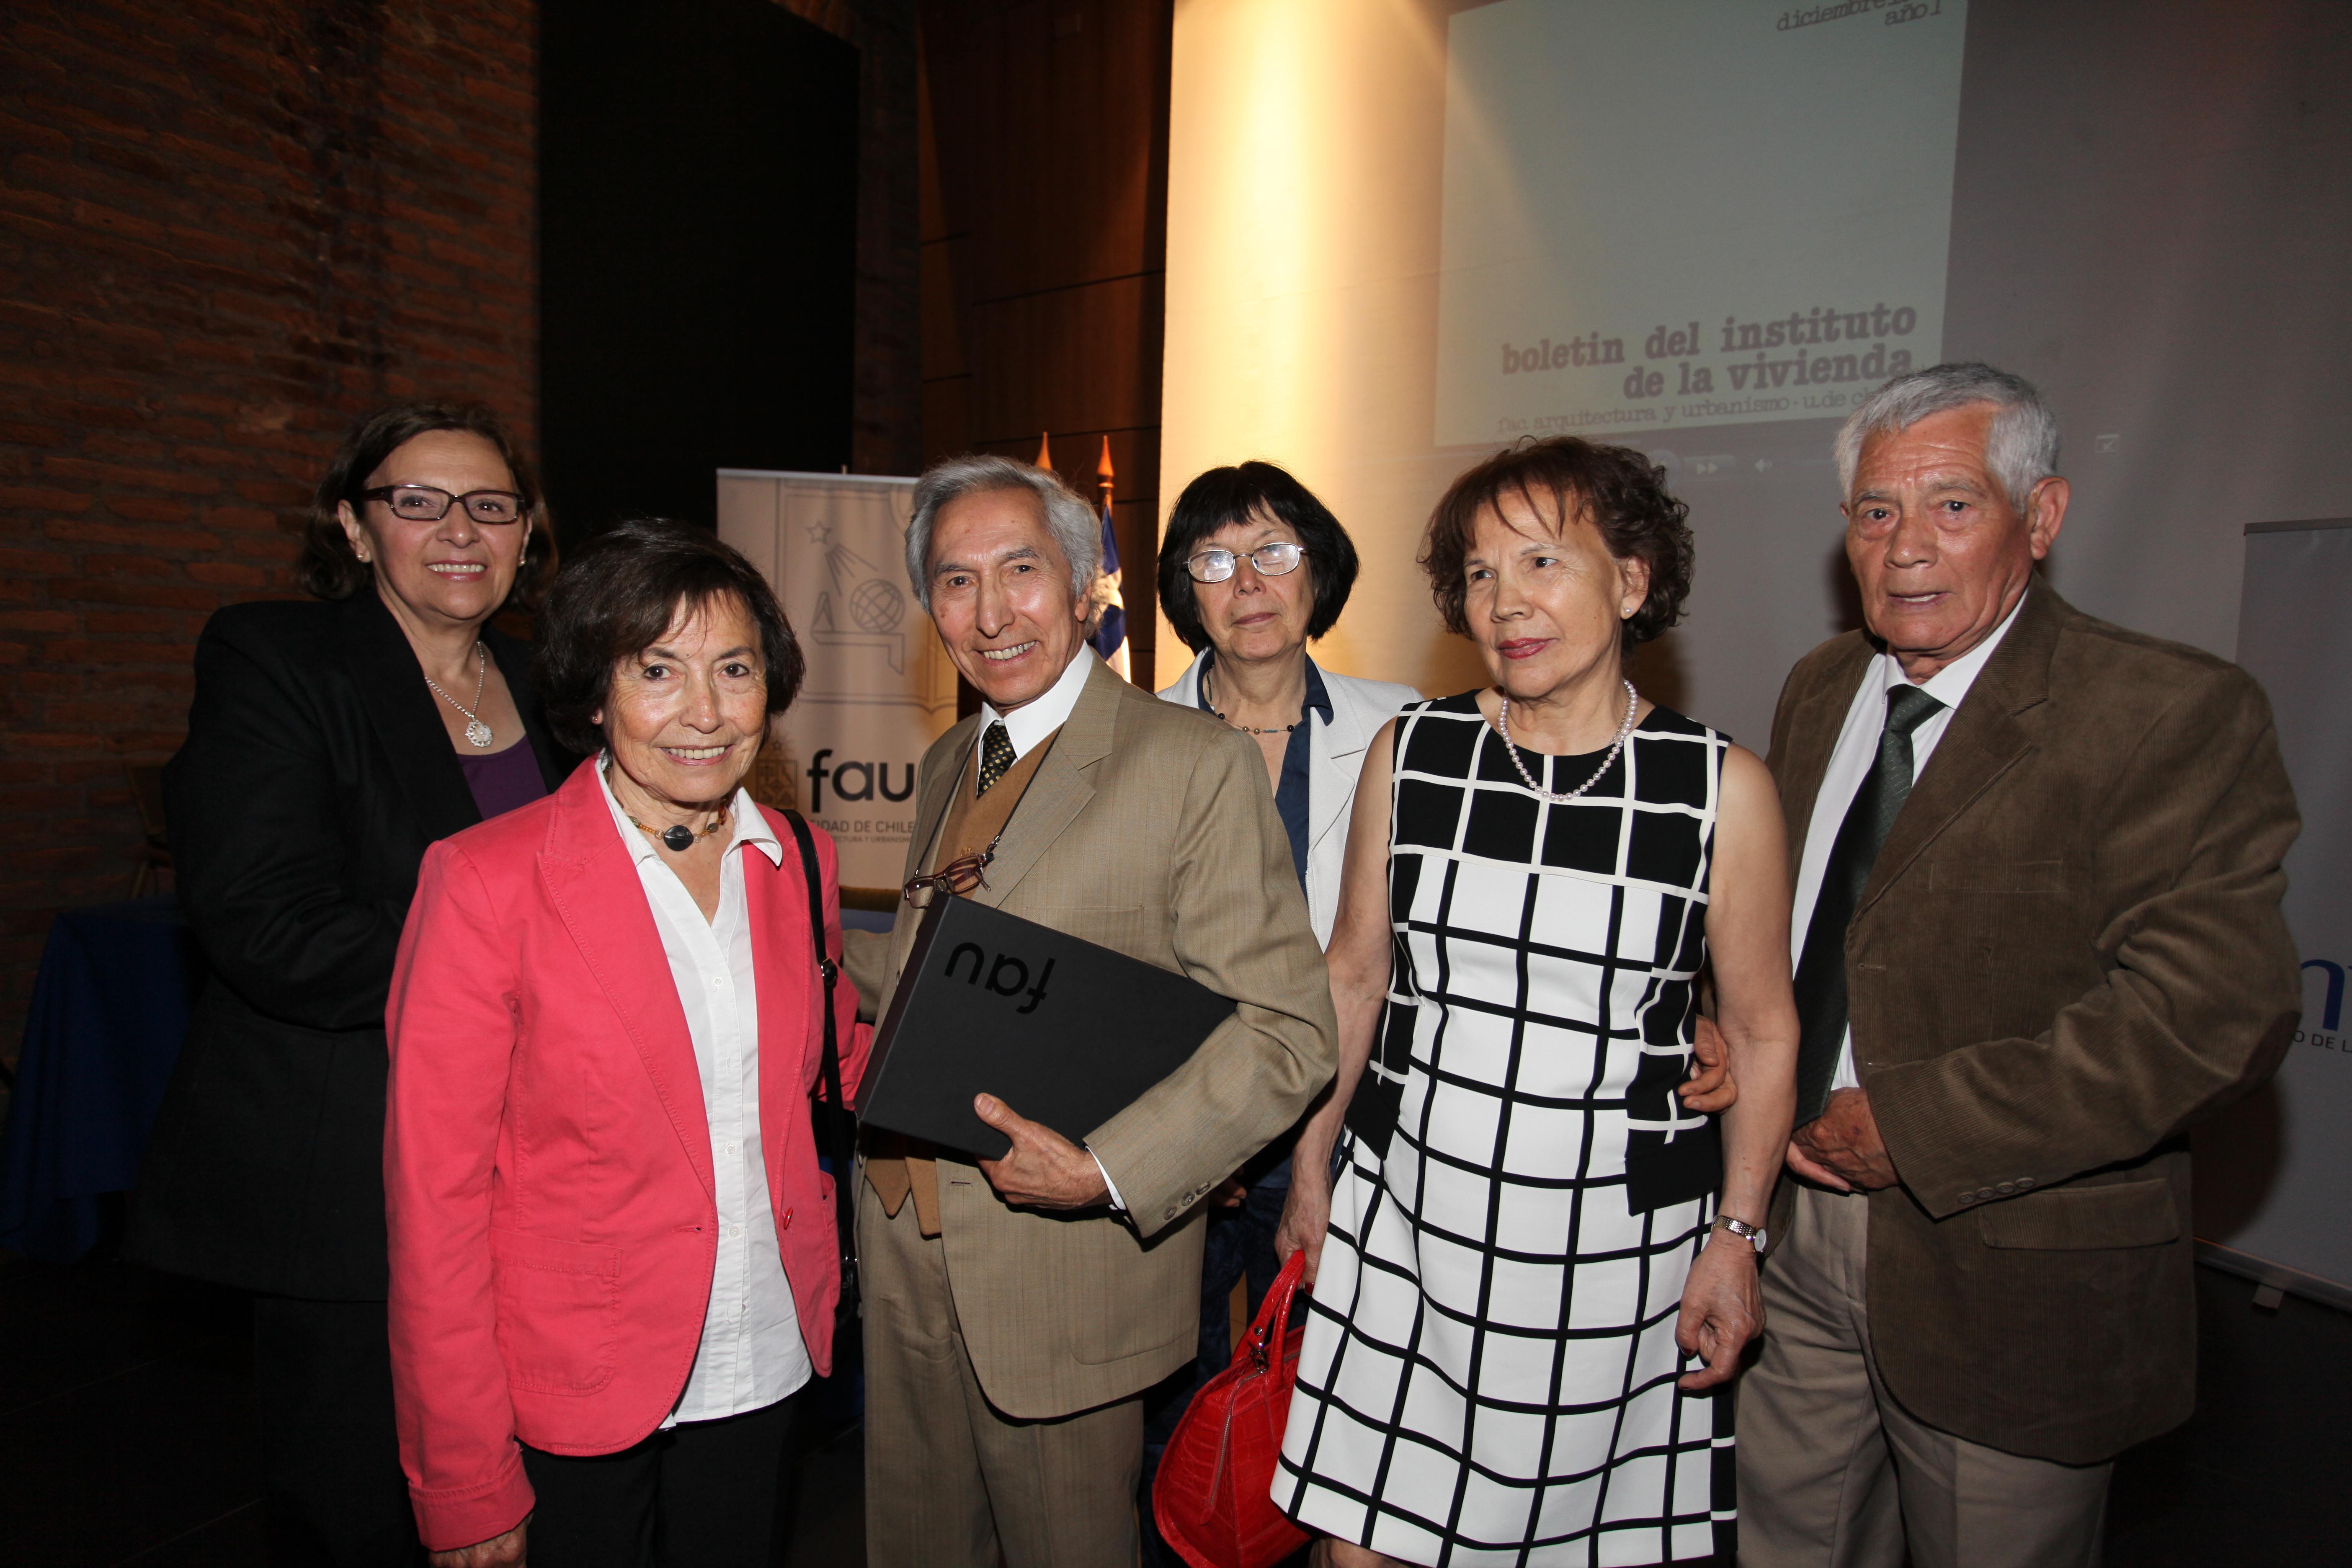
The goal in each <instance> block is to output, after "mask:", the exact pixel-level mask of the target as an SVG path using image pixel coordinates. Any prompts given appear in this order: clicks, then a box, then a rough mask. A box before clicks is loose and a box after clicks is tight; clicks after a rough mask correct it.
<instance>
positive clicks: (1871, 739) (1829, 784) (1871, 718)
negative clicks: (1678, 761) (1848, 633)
mask: <svg viewBox="0 0 2352 1568" xmlns="http://www.w3.org/2000/svg"><path fill="white" fill-rule="evenodd" d="M2031 591H2032V590H2030V589H2029V590H2028V592H2029V593H2030V592H2031ZM2024 607H2025V601H2024V599H2023V598H2020V599H2019V600H2018V601H2017V605H2016V606H2015V607H2014V608H2012V609H2011V611H2010V612H2009V616H2008V618H2007V619H2005V620H2003V621H2002V622H2001V623H2000V625H1999V626H1995V627H1994V628H1993V630H1992V635H1991V636H1990V637H1987V638H1985V640H1984V641H1982V642H1980V643H1979V644H1977V646H1976V647H1972V648H1970V649H1969V651H1968V652H1966V653H1964V654H1962V655H1961V656H1960V657H1959V658H1956V659H1954V660H1952V662H1951V663H1949V664H1948V665H1946V666H1944V668H1941V669H1939V670H1937V672H1936V673H1935V674H1934V675H1932V676H1930V677H1928V678H1927V679H1926V680H1925V681H1921V682H1918V683H1917V685H1918V687H1919V689H1920V690H1922V691H1924V692H1926V693H1927V695H1928V696H1930V697H1932V698H1934V699H1935V700H1937V701H1938V702H1940V703H1942V704H1943V705H1944V706H1943V708H1942V709H1941V710H1938V711H1937V712H1935V713H1931V714H1929V715H1928V716H1927V719H1926V720H1925V721H1922V722H1921V723H1920V725H1919V727H1918V728H1917V729H1916V730H1914V731H1911V782H1912V783H1913V784H1917V783H1918V782H1919V775H1920V774H1921V773H1925V772H1926V771H1927V759H1928V758H1929V757H1931V756H1933V755H1935V754H1936V742H1938V741H1940V740H1942V739H1943V738H1944V731H1945V730H1946V729H1947V728H1948V727H1949V726H1950V724H1951V722H1952V715H1953V713H1954V712H1955V711H1957V710H1958V708H1959V706H1960V700H1961V699H1962V698H1964V697H1966V696H1967V695H1968V694H1969V687H1971V686H1973V685H1975V684H1976V679H1977V676H1978V674H1979V672H1980V671H1982V670H1983V668H1984V667H1985V661H1986V660H1987V659H1989V658H1992V650H1993V649H1995V648H1997V647H2000V639H2001V638H2003V637H2007V636H2008V635H2009V628H2010V627H2011V626H2014V625H2016V624H2017V612H2018V610H2021V609H2023V608H2024ZM1906 684H1911V680H1910V678H1909V677H1908V676H1906V675H1905V674H1904V673H1903V666H1902V664H1901V663H1900V662H1899V661H1897V660H1896V658H1895V656H1894V655H1893V654H1891V653H1881V654H1880V655H1878V657H1877V658H1874V659H1872V660H1871V661H1870V663H1869V664H1868V665H1866V666H1864V668H1863V672H1862V684H1861V685H1859V686H1857V687H1856V688H1854V693H1853V702H1852V703H1850V704H1849V705H1848V706H1847V708H1846V710H1845V728H1844V729H1843V730H1840V731H1838V738H1837V748H1836V750H1834V751H1832V752H1830V765H1829V771H1828V772H1827V773H1823V774H1822V793H1821V794H1820V795H1817V796H1816V797H1814V800H1813V816H1812V820H1811V821H1810V822H1808V823H1807V824H1806V825H1805V853H1804V855H1803V857H1802V858H1800V859H1799V860H1798V862H1797V901H1796V906H1795V908H1794V909H1792V910H1790V923H1789V969H1790V973H1796V966H1797V965H1798V964H1799V963H1802V962H1803V961H1804V956H1805V931H1806V928H1807V927H1809V926H1811V924H1812V923H1813V905H1814V904H1815V903H1817V902H1819V901H1820V900H1821V896H1822V871H1823V870H1824V869H1825V868H1827V867H1828V865H1829V859H1830V850H1831V848H1832V847H1833V846H1834V845H1835V844H1836V843H1837V836H1838V829H1839V828H1840V827H1841V826H1843V825H1844V823H1845V814H1846V811H1847V809H1848V808H1849V807H1851V806H1852V805H1853V797H1854V796H1855V795H1858V794H1860V793H1861V790H1862V781H1863V780H1864V778H1867V777H1868V776H1869V774H1870V770H1871V766H1872V764H1874V763H1876V762H1877V760H1878V736H1879V732H1880V731H1883V730H1885V728H1886V694H1887V693H1888V692H1889V691H1892V690H1893V689H1895V688H1896V687H1897V686H1903V685H1906ZM1830 1087H1831V1088H1832V1089H1859V1088H1861V1087H1862V1079H1861V1078H1860V1077H1859V1076H1857V1075H1856V1074H1855V1072H1854V1070H1853V1027H1852V1026H1850V1025H1849V1026H1847V1029H1846V1032H1845V1040H1844V1042H1843V1044H1841V1045H1840V1046H1839V1047H1838V1065H1837V1075H1836V1076H1835V1077H1834V1078H1832V1079H1831V1080H1830Z"/></svg>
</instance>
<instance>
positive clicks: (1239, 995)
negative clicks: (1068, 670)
mask: <svg viewBox="0 0 2352 1568" xmlns="http://www.w3.org/2000/svg"><path fill="white" fill-rule="evenodd" d="M1079 657H1081V658H1086V657H1088V656H1087V655H1085V654H1083V653H1082V654H1081V655H1080V656H1079ZM978 727H979V720H978V719H977V718H976V717H975V718H971V719H967V720H965V721H962V722H961V723H959V724H958V725H956V726H955V728H953V729H952V730H950V731H948V732H947V733H946V734H945V735H943V736H941V737H940V739H939V740H938V741H937V742H935V743H934V744H933V745H932V747H931V749H930V750H929V752H926V753H925V754H924V757H923V763H922V767H921V769H920V771H919V781H920V782H919V790H918V795H917V802H916V817H915V832H914V836H913V838H912V839H911V841H910V845H909V848H908V857H907V873H908V876H910V877H911V876H913V875H914V874H915V873H916V872H917V871H918V870H919V869H920V868H921V864H922V860H923V858H924V856H925V855H926V853H927V852H928V851H929V847H930V840H931V836H932V834H933V833H934V832H935V831H936V830H937V829H938V826H939V824H940V818H941V817H942V816H945V815H946V811H947V807H948V804H949V800H950V793H951V792H952V791H953V789H954V788H955V784H956V779H957V775H958V773H959V771H960V770H961V765H962V763H963V761H964V758H965V756H966V754H967V753H968V752H970V750H971V745H972V742H973V736H974V734H975V733H976V731H977V730H978ZM971 897H973V898H975V899H978V900H980V901H982V902H983V903H987V904H992V905H993V906H995V907H997V908H1000V909H1003V910H1009V911H1010V912H1012V913H1013V914H1017V915H1020V916H1022V917H1023V918H1024V919H1026V920H1032V921H1037V922H1039V923H1040V924H1043V925H1049V926H1052V927H1054V928H1055V929H1056V930H1058V931H1068V932H1070V933H1071V934H1072V935H1075V936H1080V937H1083V938H1085V939H1086V940H1087V941H1088V942H1099V943H1101V944H1102V945H1103V946H1106V947H1110V948H1115V949H1117V950H1118V951H1119V952H1124V953H1127V954H1129V956H1131V957H1135V958H1139V959H1142V960H1144V961H1146V962H1147V963H1156V964H1158V965H1160V967H1161V968H1163V969H1170V970H1174V971H1176V972H1177V973H1181V974H1186V975H1189V976H1191V977H1192V979H1194V980H1197V981H1199V982H1200V983H1201V984H1203V985H1206V986H1207V987H1209V989H1211V990H1213V991H1214V992H1216V993H1217V994H1220V995H1223V996H1227V997H1230V998H1232V999H1233V1000H1234V1002H1235V1003H1236V1004H1237V1009H1236V1012H1235V1015H1234V1017H1233V1018H1231V1019H1230V1020H1228V1021H1227V1022H1226V1023H1225V1024H1223V1026H1220V1027H1219V1028H1218V1030H1217V1031H1216V1033H1214V1034H1213V1035H1211V1036H1210V1037H1209V1038H1208V1039H1207V1040H1206V1041H1205V1042H1203V1044H1202V1047H1201V1048H1200V1049H1199V1050H1198V1051H1197V1052H1195V1053H1194V1055H1193V1057H1192V1060H1191V1061H1189V1062H1188V1063H1186V1065H1185V1066H1184V1067H1182V1068H1179V1069H1178V1070H1177V1071H1176V1072H1175V1073H1173V1074H1171V1076H1170V1077H1168V1078H1167V1079H1164V1080H1162V1081H1161V1082H1160V1084H1159V1085H1158V1086H1157V1087H1156V1088H1154V1089H1151V1090H1150V1092H1149V1093H1147V1094H1146V1095H1145V1096H1144V1097H1143V1098H1142V1099H1141V1100H1137V1101H1136V1102H1135V1103H1134V1104H1133V1105H1130V1106H1129V1107H1128V1108H1127V1110H1123V1111H1121V1112H1120V1113H1119V1114H1118V1115H1117V1116H1115V1117H1113V1118H1112V1119H1111V1120H1110V1121H1107V1122H1105V1123H1104V1124H1103V1125H1102V1126H1100V1127H1098V1128H1097V1129H1095V1130H1094V1131H1092V1132H1091V1133H1089V1134H1088V1135H1087V1146H1088V1147H1089V1148H1091V1149H1092V1150H1093V1151H1094V1152H1095V1153H1096V1155H1097V1157H1098V1158H1099V1159H1100V1160H1101V1161H1102V1163H1103V1167H1104V1169H1105V1170H1106V1171H1108V1173H1109V1175H1110V1178H1111V1181H1112V1182H1113V1184H1116V1185H1117V1187H1118V1192H1119V1194H1120V1196H1121V1197H1123V1198H1124V1199H1125V1200H1126V1202H1127V1212H1126V1213H1125V1214H1117V1213H1113V1212H1112V1211H1110V1210H1108V1209H1093V1210H1087V1211H1083V1212H1080V1213H1076V1214H1049V1213H1043V1212H1040V1211H1037V1210H1034V1209H1019V1208H1014V1207H1013V1206H1012V1205H1008V1204H1006V1203H1005V1202H1003V1200H1002V1199H1001V1198H999V1197H998V1196H997V1195H996V1191H995V1189H994V1188H993V1187H992V1186H990V1185H989V1184H988V1181H987V1178H986V1177H984V1176H983V1175H982V1174H981V1173H980V1172H979V1171H978V1170H977V1169H976V1168H975V1167H974V1166H972V1165H971V1163H968V1162H967V1161H965V1160H962V1159H959V1158H957V1157H955V1156H954V1155H952V1154H943V1155H942V1157H941V1158H940V1164H939V1186H940V1230H941V1242H942V1244H943V1245H944V1246H945V1247H946V1248H947V1254H948V1275H949V1278H950V1280H951V1281H952V1283H951V1286H950V1289H952V1290H953V1292H954V1296H955V1308H956V1315H957V1318H958V1320H959V1321H960V1322H961V1327H962V1331H963V1336H964V1342H965V1344H966V1346H967V1347H968V1348H969V1350H970V1352H971V1359H972V1368H973V1371H974V1372H975V1373H977V1374H978V1375H979V1378H980V1383H981V1387H982V1390H983V1391H984V1392H985V1393H986V1394H987V1395H988V1398H989V1401H990V1403H991V1404H992V1405H995V1406H996V1407H997V1408H998V1409H1000V1410H1002V1411H1003V1412H1004V1413H1005V1414H1006V1415H1012V1416H1015V1417H1020V1418H1024V1419H1042V1418H1047V1417H1052V1416H1056V1415H1068V1414H1070V1413H1072V1412H1074V1411H1078V1410H1085V1409H1088V1408H1090V1407H1092V1406H1094V1405H1101V1404H1105V1403H1108V1401H1111V1400H1114V1399H1119V1398H1123V1397H1125V1396H1126V1395H1128V1394H1133V1393H1135V1392H1136V1391H1138V1390H1139V1389H1142V1388H1145V1387H1147V1386H1149V1385H1150V1384H1153V1383H1155V1382H1157V1381H1159V1380H1160V1378H1162V1377H1165V1376H1166V1375H1167V1374H1168V1373H1171V1372H1172V1371H1174V1370H1175V1369H1176V1368H1177V1367H1179V1366H1181V1365H1182V1364H1183V1363H1185V1362H1187V1361H1190V1360H1191V1359H1192V1357H1193V1355H1194V1354H1195V1353H1196V1339H1197V1336H1198V1333H1199V1315H1200V1295H1201V1291H1200V1279H1201V1243H1202V1214H1201V1213H1200V1212H1199V1211H1198V1210H1197V1209H1196V1207H1195V1205H1198V1204H1199V1202H1200V1201H1201V1199H1202V1196H1204V1195H1205V1194H1207V1193H1208V1191H1209V1189H1210V1188H1211V1187H1213V1186H1214V1185H1215V1184H1217V1183H1218V1182H1220V1181H1222V1180H1223V1179H1224V1178H1225V1177H1226V1176H1227V1175H1229V1174H1231V1173H1233V1172H1234V1171H1235V1170H1236V1169H1238V1168H1239V1167H1240V1166H1241V1164H1242V1163H1243V1162H1244V1161H1245V1160H1246V1159H1248V1158H1249V1157H1250V1156H1251V1155H1252V1154H1254V1153H1255V1152H1257V1151H1258V1150H1259V1149H1260V1148H1262V1147H1264V1146H1265V1143H1266V1142H1268V1141H1269V1140H1271V1139H1273V1138H1274V1137H1275V1136H1276V1135H1277V1134H1278V1133H1280V1132H1282V1131H1284V1130H1286V1128H1288V1127H1289V1126H1290V1125H1291V1124H1292V1123H1293V1122H1295V1121H1297V1119H1298V1117H1299V1115H1300V1113H1301V1112H1302V1111H1304V1110H1306V1108H1307V1102H1308V1101H1309V1100H1311V1099H1313V1097H1314V1096H1315V1094H1316V1093H1317V1092H1318V1090H1320V1089H1322V1087H1323V1085H1324V1084H1325V1083H1326V1082H1328V1080H1329V1079H1330V1077H1331V1073H1332V1068H1333V1065H1334V1062H1335V1059H1336V1056H1335V1051H1334V1047H1333V1044H1332V1042H1333V1038H1334V1037H1335V1034H1336V1026H1335V1024H1334V1023H1333V1020H1332V1015H1331V993H1330V982H1329V979H1328V975H1327V974H1326V973H1325V971H1324V968H1323V952H1322V949H1321V948H1320V947H1319V946H1318V944H1317V942H1316V941H1315V937H1314V933H1313V932H1312V931H1310V930H1309V929H1308V927H1307V903H1306V900H1305V899H1304V898H1303V897H1302V896H1301V895H1300V893H1299V890H1298V881H1297V877H1296V876H1295V875H1294V874H1293V873H1292V871H1291V867H1290V843H1289V839H1288V838H1287V837H1286V836H1285V834H1284V832H1283V827H1282V819H1281V818H1280V817H1279V816H1277V815H1276V812H1275V808H1274V794H1273V791H1272V790H1270V789H1269V788H1268V787H1267V785H1266V782H1265V763H1264V762H1263V761H1262V760H1261V759H1260V757H1259V755H1258V752H1257V749H1256V748H1255V747H1254V746H1252V745H1251V744H1250V743H1249V741H1248V739H1247V738H1246V737H1245V736H1243V735H1241V734H1239V733H1237V732H1235V731H1232V730H1229V729H1227V728H1225V727H1224V726H1223V725H1222V724H1219V723H1218V722H1217V721H1215V720H1213V719H1212V718H1210V717H1208V716H1207V715H1206V714H1202V713H1198V712H1187V711H1185V710H1182V709H1181V708H1177V707H1175V706H1173V705H1171V704H1169V703H1165V702H1161V701H1160V700H1158V699H1156V698H1154V697H1152V696H1150V694H1149V693H1146V692H1143V691H1139V690H1137V689H1135V688H1134V687H1132V686H1129V684H1128V683H1127V682H1126V681H1124V680H1121V679H1119V678H1118V676H1117V675H1115V674H1113V673H1112V672H1111V671H1110V669H1109V668H1108V667H1107V666H1101V665H1097V667H1096V668H1095V669H1094V671H1093V673H1092V674H1091V675H1090V676H1089V677H1088V679H1087V684H1086V688H1085V689H1084V690H1083V691H1082V692H1081V693H1080V695H1079V698H1078V701H1077V705H1076V708H1075V709H1073V710H1072V711H1071V713H1070V717H1069V719H1068V721H1066V723H1064V725H1063V726H1062V731H1061V733H1060V735H1059V736H1058V738H1056V739H1055V742H1054V745H1053V749H1052V750H1051V751H1049V752H1046V754H1045V759H1044V761H1043V762H1042V763H1040V764H1039V766H1038V769H1037V773H1036V776H1035V778H1034V780H1033V781H1032V782H1031V784H1030V785H1029V790H1028V794H1027V795H1025V796H1024V798H1023V799H1022V802H1021V805H1020V807H1019V809H1018V810H1016V811H1015V812H1014V813H1013V820H1012V821H1011V823H1010V824H1008V825H1007V826H1006V828H1005V831H1004V838H1003V844H1002V845H1001V846H1000V847H999V848H998V850H997V856H996V860H995V863H994V864H993V865H992V866H991V867H990V868H989V869H988V885H987V886H986V887H985V888H983V889H979V890H977V891H975V892H974V893H973V894H971ZM918 921H919V913H918V912H917V911H916V910H913V909H912V908H911V907H910V906H908V904H906V903H904V902H901V904H900V905H899V908H898V921H897V924H896V926H895V928H894V929H893V931H891V933H890V934H889V936H887V937H883V936H882V935H880V934H879V933H873V934H872V935H871V936H870V937H869V938H867V939H866V940H865V941H862V942H857V943H856V944H854V945H852V946H851V947H850V949H849V951H848V953H847V962H848V967H849V971H850V973H851V976H852V978H854V979H855V980H856V982H857V985H858V990H859V992H860V994H864V995H868V996H873V997H875V998H877V1002H876V1006H877V1010H881V1011H887V1009H888V1007H889V1004H890V994H891V992H892V991H893V990H894V989H895V988H896V986H897V984H898V973H899V971H900V970H901V968H902V967H903V966H904V965H905V963H906V957H907V950H908V946H909V945H910V944H911V942H913V940H914V932H915V927H916V924H917V922H918ZM1121 1025H1122V1020H1120V1019H1118V1018H1106V1019H1104V1020H1103V1023H1102V1028H1101V1032H1100V1043H1101V1048H1102V1049H1104V1050H1107V1051H1111V1050H1117V1049H1118V1042H1119V1032H1120V1028H1121ZM1020 1109H1021V1108H1020V1107H1019V1106H1018V1105H1015V1106H1014V1107H1013V1110H1020Z"/></svg>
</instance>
